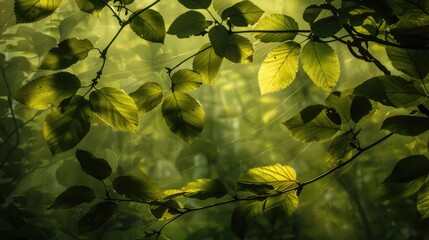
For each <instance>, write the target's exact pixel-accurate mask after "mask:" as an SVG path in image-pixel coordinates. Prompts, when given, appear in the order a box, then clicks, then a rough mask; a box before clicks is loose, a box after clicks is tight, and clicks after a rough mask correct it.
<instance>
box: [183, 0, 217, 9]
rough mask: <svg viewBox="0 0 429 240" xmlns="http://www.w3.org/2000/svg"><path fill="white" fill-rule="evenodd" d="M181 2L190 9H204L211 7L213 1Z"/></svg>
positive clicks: (195, 0)
mask: <svg viewBox="0 0 429 240" xmlns="http://www.w3.org/2000/svg"><path fill="white" fill-rule="evenodd" d="M179 2H180V3H181V4H183V6H185V7H187V8H189V9H204V8H208V7H209V6H210V4H211V3H212V0H179Z"/></svg>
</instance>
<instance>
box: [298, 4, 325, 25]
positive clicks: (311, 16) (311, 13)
mask: <svg viewBox="0 0 429 240" xmlns="http://www.w3.org/2000/svg"><path fill="white" fill-rule="evenodd" d="M322 9H323V8H321V7H320V6H318V5H315V4H314V5H310V6H308V7H307V8H305V10H304V13H303V16H302V18H303V19H304V21H306V22H308V23H310V24H311V23H313V22H314V21H315V20H316V19H317V17H319V15H320V13H321V12H322Z"/></svg>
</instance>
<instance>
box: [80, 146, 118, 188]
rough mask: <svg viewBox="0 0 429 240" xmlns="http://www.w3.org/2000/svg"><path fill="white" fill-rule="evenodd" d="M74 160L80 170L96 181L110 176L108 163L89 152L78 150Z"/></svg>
mask: <svg viewBox="0 0 429 240" xmlns="http://www.w3.org/2000/svg"><path fill="white" fill-rule="evenodd" d="M76 158H77V160H78V161H79V164H80V167H81V168H82V170H83V171H84V172H85V173H87V174H88V175H90V176H92V177H94V178H97V179H98V180H104V179H106V178H108V177H109V176H110V174H112V168H111V167H110V165H109V163H108V162H107V161H106V160H105V159H102V158H97V157H95V156H94V155H92V153H90V152H87V151H84V150H79V149H78V150H77V151H76Z"/></svg>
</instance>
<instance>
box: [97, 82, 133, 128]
mask: <svg viewBox="0 0 429 240" xmlns="http://www.w3.org/2000/svg"><path fill="white" fill-rule="evenodd" d="M89 99H90V101H91V106H92V111H93V112H94V113H95V114H97V116H98V117H99V118H100V119H101V120H103V121H104V122H106V123H107V124H108V125H110V126H111V127H114V128H116V129H118V130H121V131H128V132H137V129H138V108H137V105H136V103H135V102H134V100H133V99H132V98H131V97H130V96H128V94H126V93H125V92H124V91H121V90H119V89H117V88H112V87H104V88H100V89H98V90H96V91H93V92H92V93H91V95H90V96H89Z"/></svg>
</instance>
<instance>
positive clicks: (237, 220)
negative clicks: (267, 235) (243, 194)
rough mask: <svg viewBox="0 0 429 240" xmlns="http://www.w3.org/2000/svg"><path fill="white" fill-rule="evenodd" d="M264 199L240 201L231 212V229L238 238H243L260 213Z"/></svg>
mask: <svg viewBox="0 0 429 240" xmlns="http://www.w3.org/2000/svg"><path fill="white" fill-rule="evenodd" d="M263 205H264V201H258V200H254V201H245V202H240V203H239V204H238V206H237V207H236V208H235V209H234V212H232V218H231V230H232V232H233V233H234V234H235V236H237V237H238V238H240V239H244V236H245V235H246V232H247V229H248V228H249V227H250V226H251V225H252V223H253V222H254V221H255V220H256V219H257V218H258V217H259V216H261V215H262V213H263Z"/></svg>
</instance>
